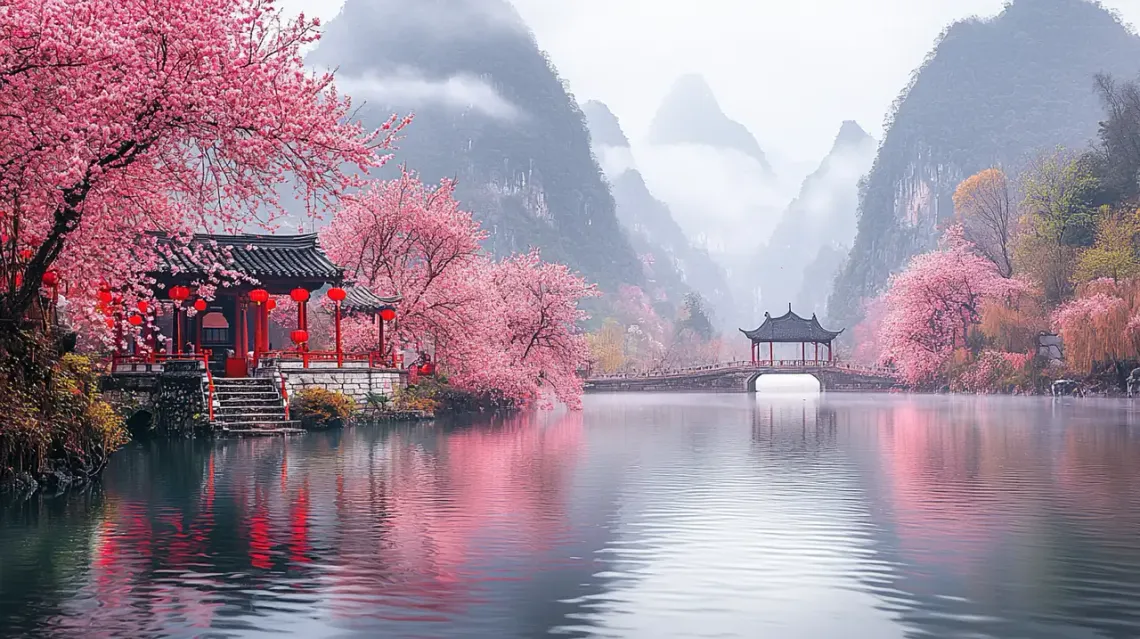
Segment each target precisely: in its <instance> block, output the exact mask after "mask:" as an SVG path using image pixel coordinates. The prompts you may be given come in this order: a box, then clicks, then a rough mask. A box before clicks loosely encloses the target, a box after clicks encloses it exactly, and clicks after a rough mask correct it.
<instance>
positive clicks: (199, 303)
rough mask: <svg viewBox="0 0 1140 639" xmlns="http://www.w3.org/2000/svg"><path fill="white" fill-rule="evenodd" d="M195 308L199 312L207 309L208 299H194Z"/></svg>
mask: <svg viewBox="0 0 1140 639" xmlns="http://www.w3.org/2000/svg"><path fill="white" fill-rule="evenodd" d="M194 310H196V311H198V312H199V313H201V312H203V311H205V310H206V300H203V299H198V300H195V301H194Z"/></svg>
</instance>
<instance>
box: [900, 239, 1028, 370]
mask: <svg viewBox="0 0 1140 639" xmlns="http://www.w3.org/2000/svg"><path fill="white" fill-rule="evenodd" d="M1023 289H1024V284H1022V283H1021V282H1018V281H1017V280H1010V279H1006V278H1004V277H1002V276H1001V274H1000V273H999V272H998V269H997V267H996V266H995V264H994V263H993V262H992V261H990V260H988V259H986V258H984V257H981V256H979V255H978V254H977V253H975V252H974V251H973V246H972V245H971V244H970V243H969V242H967V241H966V240H965V239H964V238H963V235H962V229H961V227H960V226H954V227H951V228H950V229H949V230H948V231H947V232H946V235H945V236H944V237H943V240H942V245H941V247H940V248H939V249H938V250H936V251H933V252H931V253H927V254H924V255H920V256H918V257H916V258H914V259H913V260H912V261H911V262H910V265H909V266H908V267H907V268H906V270H905V271H903V272H902V273H900V274H898V275H896V276H895V277H894V278H892V280H891V284H890V288H889V290H888V291H887V293H886V296H885V298H884V306H885V308H886V313H885V315H884V317H883V320H882V326H881V329H880V332H879V338H880V346H881V348H882V352H883V354H884V357H885V358H887V359H889V360H890V361H891V362H893V363H894V365H895V366H896V367H897V369H898V370H899V373H900V374H901V375H902V377H903V379H904V381H906V382H908V383H911V384H918V383H922V382H926V381H929V380H931V379H932V378H933V377H934V376H935V374H936V373H937V372H938V371H939V370H941V369H942V367H943V366H944V365H945V364H946V363H947V362H948V361H949V360H950V358H951V356H952V355H953V353H954V351H955V350H956V349H958V348H965V347H966V345H967V340H968V336H969V331H970V329H971V327H973V326H975V325H977V324H978V323H979V322H980V321H981V312H982V308H983V304H984V303H985V302H986V301H987V300H991V299H1000V298H1002V297H1005V296H1010V295H1013V294H1014V293H1017V292H1020V291H1022V290H1023Z"/></svg>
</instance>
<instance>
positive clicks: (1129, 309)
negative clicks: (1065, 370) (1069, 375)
mask: <svg viewBox="0 0 1140 639" xmlns="http://www.w3.org/2000/svg"><path fill="white" fill-rule="evenodd" d="M1053 325H1054V328H1055V330H1056V331H1057V334H1058V335H1060V336H1061V340H1062V342H1063V343H1064V344H1065V364H1066V366H1068V367H1069V368H1070V369H1071V370H1073V371H1075V372H1077V373H1082V374H1086V373H1089V372H1091V371H1092V369H1093V366H1094V365H1095V364H1097V363H1105V362H1115V361H1121V360H1126V359H1132V358H1136V357H1138V356H1140V282H1138V281H1136V280H1127V281H1121V282H1115V281H1113V280H1111V279H1109V278H1104V279H1099V280H1093V281H1092V282H1088V283H1087V284H1084V285H1082V286H1080V287H1078V289H1077V297H1076V298H1075V299H1073V300H1071V301H1069V302H1066V303H1065V304H1062V305H1061V306H1060V307H1059V308H1057V310H1056V311H1054V313H1053Z"/></svg>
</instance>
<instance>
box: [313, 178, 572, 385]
mask: <svg viewBox="0 0 1140 639" xmlns="http://www.w3.org/2000/svg"><path fill="white" fill-rule="evenodd" d="M454 193H455V185H454V183H452V182H451V181H448V180H444V181H443V182H441V183H440V184H439V185H438V186H436V187H428V186H426V185H424V184H423V183H422V182H420V180H419V179H418V178H417V177H416V176H415V175H414V174H412V173H411V172H409V171H407V170H403V171H402V172H401V175H400V176H399V177H398V178H396V179H393V180H390V181H385V182H377V183H374V184H372V185H371V186H369V187H368V188H366V189H365V190H363V191H362V192H360V193H358V194H355V195H352V196H349V197H347V198H345V206H344V208H343V209H342V210H341V211H340V212H338V213H337V215H336V216H335V217H334V218H333V220H332V222H331V223H330V224H329V226H328V227H326V228H325V229H324V230H323V231H322V233H321V243H322V246H323V247H324V248H325V250H326V251H327V252H328V254H329V256H330V257H331V258H332V259H333V261H335V262H336V263H337V264H339V265H341V266H342V267H344V268H345V271H346V273H347V274H348V275H349V276H350V277H352V278H354V279H355V280H356V281H357V282H359V283H361V284H364V285H365V286H368V287H369V288H370V289H371V290H373V291H375V292H377V293H382V294H387V293H399V294H400V295H401V296H402V297H403V301H402V302H401V303H400V309H399V316H398V320H397V322H396V327H395V335H394V336H393V337H394V341H395V342H396V343H398V344H402V345H406V346H408V347H410V348H414V349H417V350H427V351H434V353H435V357H436V359H437V361H438V362H439V363H440V364H441V366H443V367H444V369H445V370H446V372H447V374H448V376H449V378H450V380H451V381H452V382H453V383H454V384H456V385H457V386H459V387H460V388H464V389H466V390H470V391H473V392H481V393H489V394H492V395H498V396H501V397H503V398H505V399H508V400H512V401H515V402H530V401H535V400H540V399H542V398H543V395H544V394H545V393H546V392H547V391H549V392H551V393H552V394H553V395H554V396H555V397H556V398H557V399H559V400H561V401H564V402H566V403H567V404H568V405H570V406H572V407H573V406H576V405H577V403H578V401H579V397H580V395H581V390H582V387H581V382H580V381H579V380H578V379H577V376H576V371H577V370H578V368H579V367H583V366H585V365H586V363H587V361H588V348H587V345H586V341H585V337H584V336H581V335H579V334H578V332H577V330H576V328H575V326H574V325H575V323H576V322H577V321H578V320H580V319H583V315H582V314H581V313H580V312H579V311H578V301H579V300H580V299H582V298H584V297H588V296H591V295H593V294H594V289H593V287H592V286H589V285H587V284H586V283H585V282H584V281H583V280H582V279H581V278H580V277H578V276H577V275H574V274H573V273H571V272H570V271H569V269H567V268H566V267H565V266H562V265H559V264H549V263H545V262H542V260H541V259H540V258H539V256H538V254H537V253H529V254H526V255H519V256H515V257H513V258H510V259H507V260H504V261H503V262H499V263H497V262H495V261H493V260H491V259H490V258H489V257H488V256H486V255H484V254H483V252H482V249H481V248H480V242H481V241H482V240H483V239H484V238H485V237H486V234H485V233H484V232H483V231H482V230H481V229H480V227H479V224H478V223H477V222H476V221H475V220H474V219H473V218H472V217H471V214H470V213H468V212H466V211H463V210H462V209H461V208H460V205H459V203H458V202H457V201H456V200H455V197H454ZM346 324H347V325H346V328H345V334H346V344H347V345H348V346H349V347H352V348H361V349H370V348H375V346H376V340H377V336H376V331H375V329H374V328H373V325H372V323H371V322H367V321H363V320H349V321H348V322H347V323H346Z"/></svg>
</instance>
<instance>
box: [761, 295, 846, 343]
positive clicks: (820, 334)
mask: <svg viewBox="0 0 1140 639" xmlns="http://www.w3.org/2000/svg"><path fill="white" fill-rule="evenodd" d="M740 332H741V333H744V334H745V335H746V336H747V337H748V339H750V340H752V341H753V342H820V343H823V342H830V341H832V340H834V339H835V338H836V337H839V335H840V333H842V332H843V331H842V330H839V331H829V330H827V329H825V328H824V327H823V326H821V325H820V323H819V320H818V319H816V316H815V313H812V316H811V319H804V318H802V317H800V316H799V315H796V314H795V313H793V312H792V305H791V304H788V312H787V313H785V314H783V315H781V316H780V317H772V315H771V314H770V313H764V323H763V324H761V325H760V326H759V327H757V328H755V329H753V330H751V331H746V330H744V329H740Z"/></svg>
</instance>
